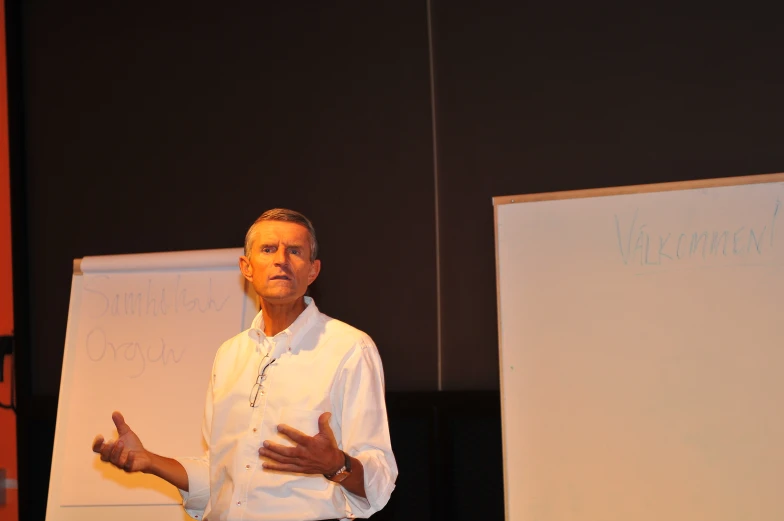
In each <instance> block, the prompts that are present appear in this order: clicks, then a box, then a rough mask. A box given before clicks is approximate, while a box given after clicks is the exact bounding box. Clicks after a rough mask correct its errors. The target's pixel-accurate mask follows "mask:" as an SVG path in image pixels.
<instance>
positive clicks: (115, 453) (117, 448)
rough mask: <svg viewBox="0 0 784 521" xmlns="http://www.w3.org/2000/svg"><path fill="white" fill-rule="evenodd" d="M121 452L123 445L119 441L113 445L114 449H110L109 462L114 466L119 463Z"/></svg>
mask: <svg viewBox="0 0 784 521" xmlns="http://www.w3.org/2000/svg"><path fill="white" fill-rule="evenodd" d="M122 452H123V443H122V442H121V441H118V442H117V443H115V444H114V448H113V449H112V452H111V454H110V455H109V461H111V462H112V463H114V464H115V465H118V462H119V461H120V456H122Z"/></svg>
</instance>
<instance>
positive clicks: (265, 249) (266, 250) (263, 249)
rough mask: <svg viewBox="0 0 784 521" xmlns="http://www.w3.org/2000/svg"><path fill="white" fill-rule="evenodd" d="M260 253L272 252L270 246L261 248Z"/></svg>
mask: <svg viewBox="0 0 784 521" xmlns="http://www.w3.org/2000/svg"><path fill="white" fill-rule="evenodd" d="M261 253H272V248H262V249H261Z"/></svg>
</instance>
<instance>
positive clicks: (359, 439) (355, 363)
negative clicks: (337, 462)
mask: <svg viewBox="0 0 784 521" xmlns="http://www.w3.org/2000/svg"><path fill="white" fill-rule="evenodd" d="M337 384H338V385H336V386H335V387H334V388H333V392H334V393H335V396H334V400H333V403H334V404H335V405H337V406H338V407H336V409H338V410H337V412H338V414H339V416H340V419H341V439H340V440H338V442H339V443H340V444H341V445H342V447H341V448H342V449H343V450H344V451H345V452H347V453H348V454H349V455H350V456H352V457H354V458H356V459H358V460H359V461H361V462H362V466H363V468H364V475H365V495H366V496H367V499H365V498H362V497H359V496H356V495H354V494H352V493H351V492H349V491H347V490H346V489H344V488H343V487H341V490H342V491H343V495H344V496H345V498H346V502H347V505H346V506H347V516H348V514H351V515H352V517H370V515H372V514H374V513H376V512H378V511H379V510H381V509H382V508H384V506H385V505H386V504H387V502H388V501H389V498H390V496H391V494H392V491H393V490H394V488H395V480H396V479H397V474H398V470H397V463H396V461H395V456H394V454H393V453H392V443H391V441H390V437H389V422H388V419H387V408H386V401H385V397H384V372H383V368H382V365H381V357H380V356H379V354H378V349H377V348H376V345H375V344H374V343H373V341H372V340H371V339H370V338H369V337H365V338H363V339H362V340H360V342H359V344H358V346H357V349H355V350H354V352H352V353H351V355H350V356H349V357H348V358H347V360H346V362H345V364H344V365H343V366H342V368H341V370H340V371H339V374H338V379H337Z"/></svg>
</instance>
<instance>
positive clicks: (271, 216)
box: [245, 208, 318, 262]
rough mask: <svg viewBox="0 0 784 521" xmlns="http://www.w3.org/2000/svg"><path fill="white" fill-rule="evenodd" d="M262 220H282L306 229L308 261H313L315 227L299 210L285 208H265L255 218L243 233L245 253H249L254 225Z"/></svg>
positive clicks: (315, 248) (315, 250)
mask: <svg viewBox="0 0 784 521" xmlns="http://www.w3.org/2000/svg"><path fill="white" fill-rule="evenodd" d="M263 221H283V222H288V223H296V224H299V225H300V226H304V227H305V229H306V230H308V235H309V236H310V262H313V261H314V260H316V258H317V257H318V241H317V240H316V228H314V227H313V223H312V222H310V219H308V218H307V217H305V216H304V215H302V214H301V213H299V212H295V211H294V210H288V209H286V208H273V209H272V210H267V211H266V212H264V213H263V214H261V216H260V217H259V218H258V219H256V220H255V221H254V222H253V224H251V226H250V228H248V232H247V233H246V234H245V255H246V256H247V255H250V248H251V243H252V242H253V231H254V229H255V228H256V225H257V224H259V223H260V222H263Z"/></svg>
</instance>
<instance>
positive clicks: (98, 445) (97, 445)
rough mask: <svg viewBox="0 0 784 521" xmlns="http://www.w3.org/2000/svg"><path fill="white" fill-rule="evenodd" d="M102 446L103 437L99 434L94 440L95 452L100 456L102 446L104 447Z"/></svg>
mask: <svg viewBox="0 0 784 521" xmlns="http://www.w3.org/2000/svg"><path fill="white" fill-rule="evenodd" d="M102 445H103V436H101V435H100V434H99V435H98V436H96V437H95V439H94V440H93V452H97V453H99V454H100V452H101V446H102Z"/></svg>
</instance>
